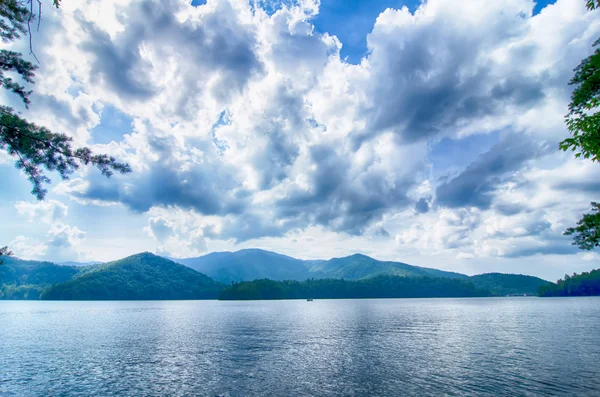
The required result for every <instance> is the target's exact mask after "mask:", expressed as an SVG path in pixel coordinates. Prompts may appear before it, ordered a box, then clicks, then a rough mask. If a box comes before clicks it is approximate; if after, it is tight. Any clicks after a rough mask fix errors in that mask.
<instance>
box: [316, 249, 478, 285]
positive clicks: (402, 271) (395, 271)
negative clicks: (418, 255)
mask: <svg viewBox="0 0 600 397" xmlns="http://www.w3.org/2000/svg"><path fill="white" fill-rule="evenodd" d="M309 275H310V276H311V277H314V278H343V279H347V280H361V279H366V278H371V277H377V276H383V275H385V276H401V277H442V278H458V279H467V278H468V276H466V275H464V274H460V273H453V272H445V271H443V270H436V269H428V268H423V267H418V266H412V265H408V264H406V263H402V262H390V261H378V260H377V259H373V258H371V257H369V256H366V255H362V254H354V255H351V256H347V257H344V258H333V259H330V260H328V261H322V262H320V263H318V264H316V265H314V266H312V267H311V268H310V269H309Z"/></svg>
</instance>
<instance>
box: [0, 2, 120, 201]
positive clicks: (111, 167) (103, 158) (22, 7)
mask: <svg viewBox="0 0 600 397" xmlns="http://www.w3.org/2000/svg"><path fill="white" fill-rule="evenodd" d="M27 3H29V5H30V8H29V9H28V8H27V7H26V4H27ZM39 4H40V10H41V3H39ZM32 5H33V1H29V2H24V1H21V0H2V1H0V37H1V38H2V40H3V41H4V42H8V41H14V40H16V39H18V38H20V37H21V35H23V34H27V33H29V35H30V37H31V26H30V24H31V20H32V17H33V10H32V8H31V7H32ZM54 5H55V6H56V7H57V8H58V7H59V6H60V1H58V0H54ZM31 53H33V49H31ZM36 69H37V67H36V66H35V65H33V64H32V63H31V62H29V61H26V60H25V59H23V56H22V54H21V53H18V52H15V51H8V50H0V86H2V87H4V88H5V89H7V90H10V91H12V92H13V93H14V94H15V95H17V96H18V97H19V98H20V99H21V101H22V102H23V103H24V104H25V106H26V107H29V105H30V104H31V100H30V95H31V93H32V91H31V90H28V89H27V88H25V86H23V85H22V84H20V83H19V82H17V81H14V80H13V79H12V78H11V77H7V76H6V74H10V73H12V74H17V75H19V76H20V77H21V78H22V79H23V81H24V82H25V83H28V84H34V77H35V70H36ZM72 140H73V139H72V138H71V137H69V136H67V135H65V134H59V133H53V132H51V131H50V130H48V129H47V128H44V127H40V126H37V125H35V124H33V123H30V122H28V121H27V120H25V119H23V118H21V117H20V116H19V115H18V114H17V113H16V112H15V110H14V109H12V108H10V107H8V106H0V149H2V150H6V151H7V152H8V153H9V154H10V155H11V156H13V157H15V158H16V159H17V160H16V163H15V165H16V167H17V168H19V169H22V170H23V171H24V172H25V173H26V174H27V175H28V179H29V181H30V182H31V183H32V185H33V189H32V191H31V193H32V194H33V195H34V196H36V197H37V198H38V199H39V200H43V199H44V197H45V195H46V193H47V190H46V189H44V188H43V185H44V184H47V183H50V182H51V180H50V178H48V177H47V176H46V174H45V173H44V170H43V169H44V168H45V169H46V170H48V171H57V172H58V174H59V175H60V177H61V178H62V179H68V178H69V175H70V174H72V173H73V172H74V171H75V170H77V169H78V168H79V167H80V166H82V165H89V164H92V165H94V166H96V167H97V168H98V169H99V170H100V172H101V173H102V174H103V175H104V176H106V177H110V176H111V175H112V174H113V171H117V172H120V173H129V172H131V167H130V166H129V165H128V164H126V163H119V162H117V161H116V159H115V158H114V157H110V156H107V155H105V154H101V155H98V154H96V155H95V154H93V153H92V150H91V149H90V148H89V147H81V148H77V149H74V148H72V147H71V144H72Z"/></svg>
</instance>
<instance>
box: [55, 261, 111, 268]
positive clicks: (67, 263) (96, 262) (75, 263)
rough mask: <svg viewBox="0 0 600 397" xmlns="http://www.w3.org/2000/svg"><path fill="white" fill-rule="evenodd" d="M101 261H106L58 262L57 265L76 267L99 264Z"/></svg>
mask: <svg viewBox="0 0 600 397" xmlns="http://www.w3.org/2000/svg"><path fill="white" fill-rule="evenodd" d="M100 263H104V262H100V261H91V262H73V261H68V262H56V264H57V265H61V266H75V267H84V266H92V265H98V264H100Z"/></svg>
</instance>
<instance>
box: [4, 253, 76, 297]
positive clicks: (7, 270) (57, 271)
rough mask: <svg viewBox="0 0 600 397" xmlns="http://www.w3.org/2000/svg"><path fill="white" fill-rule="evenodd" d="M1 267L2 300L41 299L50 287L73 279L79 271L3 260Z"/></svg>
mask: <svg viewBox="0 0 600 397" xmlns="http://www.w3.org/2000/svg"><path fill="white" fill-rule="evenodd" d="M3 260H4V263H3V264H2V265H0V299H40V296H41V294H42V292H43V291H44V290H45V289H46V288H47V287H49V286H51V285H53V284H56V283H61V282H64V281H67V280H70V279H71V278H73V277H74V276H75V275H76V274H77V273H78V272H79V269H77V268H75V267H71V266H59V265H55V264H53V263H50V262H37V261H25V260H21V259H17V258H12V257H7V258H3Z"/></svg>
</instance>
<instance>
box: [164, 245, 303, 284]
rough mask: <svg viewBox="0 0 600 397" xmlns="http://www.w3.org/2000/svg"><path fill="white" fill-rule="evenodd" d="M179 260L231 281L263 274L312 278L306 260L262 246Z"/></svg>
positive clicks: (297, 278)
mask: <svg viewBox="0 0 600 397" xmlns="http://www.w3.org/2000/svg"><path fill="white" fill-rule="evenodd" d="M176 261H177V262H179V263H181V264H183V265H186V266H189V267H191V268H192V269H194V270H196V271H198V272H200V273H204V274H206V275H208V276H210V277H212V278H214V279H215V280H217V281H221V282H224V283H227V284H229V283H231V282H232V281H250V280H256V279H262V278H268V279H271V280H305V279H307V278H309V274H308V269H307V266H306V264H305V261H303V260H300V259H295V258H292V257H289V256H285V255H281V254H277V253H275V252H271V251H264V250H259V249H245V250H241V251H236V252H214V253H212V254H208V255H204V256H201V257H199V258H189V259H176Z"/></svg>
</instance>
